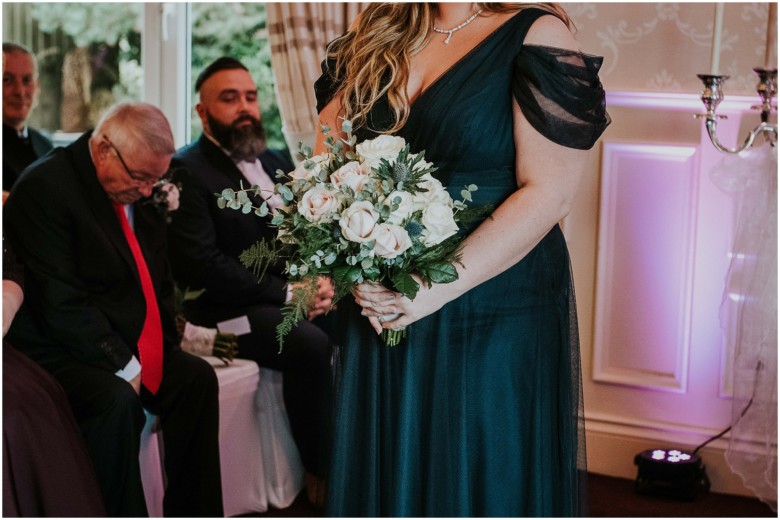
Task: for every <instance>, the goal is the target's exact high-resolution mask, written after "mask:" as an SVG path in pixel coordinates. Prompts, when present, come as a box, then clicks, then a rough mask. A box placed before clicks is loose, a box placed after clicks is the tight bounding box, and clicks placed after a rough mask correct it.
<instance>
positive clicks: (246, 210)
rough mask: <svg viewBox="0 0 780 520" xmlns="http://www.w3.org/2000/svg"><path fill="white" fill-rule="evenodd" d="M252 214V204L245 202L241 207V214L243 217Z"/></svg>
mask: <svg viewBox="0 0 780 520" xmlns="http://www.w3.org/2000/svg"><path fill="white" fill-rule="evenodd" d="M251 212H252V203H251V202H245V203H244V205H243V206H242V207H241V213H243V214H244V215H247V214H249V213H251Z"/></svg>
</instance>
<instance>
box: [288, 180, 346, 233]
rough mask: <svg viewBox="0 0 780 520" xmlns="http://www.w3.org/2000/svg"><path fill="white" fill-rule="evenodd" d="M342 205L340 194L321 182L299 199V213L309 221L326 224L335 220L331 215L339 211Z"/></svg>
mask: <svg viewBox="0 0 780 520" xmlns="http://www.w3.org/2000/svg"><path fill="white" fill-rule="evenodd" d="M340 206H341V201H340V200H339V197H338V194H337V193H334V192H333V191H331V190H329V189H328V188H326V187H325V186H323V185H321V184H320V185H317V186H314V187H313V188H312V189H310V190H309V191H307V192H306V193H304V194H303V197H301V200H300V201H298V213H300V214H301V215H303V216H304V218H305V219H306V220H308V221H309V222H315V223H317V222H321V223H323V224H324V223H327V222H331V221H332V220H333V218H332V217H331V216H330V215H331V214H332V213H336V212H338V210H339V207H340Z"/></svg>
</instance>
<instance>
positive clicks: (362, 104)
mask: <svg viewBox="0 0 780 520" xmlns="http://www.w3.org/2000/svg"><path fill="white" fill-rule="evenodd" d="M475 6H476V9H477V10H479V9H482V10H483V11H484V13H506V12H513V11H520V10H523V9H527V8H530V7H534V8H537V9H542V10H544V11H547V12H549V13H550V14H552V15H554V16H556V17H558V18H559V19H560V20H561V21H563V23H565V24H566V26H567V27H571V19H570V18H569V16H568V15H567V14H566V11H564V10H563V8H562V7H560V6H559V5H558V4H555V3H517V4H506V3H477V4H475ZM436 10H437V7H436V5H435V4H433V3H427V2H426V3H375V4H371V5H369V6H368V7H367V8H366V9H365V10H364V11H363V12H362V13H361V14H360V16H359V18H358V20H357V21H356V24H355V26H354V27H353V28H352V29H351V30H350V31H348V32H347V33H345V34H344V35H343V36H341V37H339V38H337V39H335V40H333V41H332V42H331V43H330V45H329V46H328V49H327V53H328V58H329V59H335V65H336V66H335V70H334V71H332V73H333V74H334V76H335V77H334V79H335V81H336V83H337V84H340V85H342V88H341V90H340V91H339V94H337V95H338V97H340V100H341V105H342V106H343V107H344V111H345V116H346V118H347V119H349V120H350V121H352V124H353V127H354V128H358V127H361V126H364V125H365V124H366V123H367V116H368V113H369V112H370V111H371V108H372V107H373V106H374V103H376V102H377V100H378V99H379V98H381V97H382V96H384V95H385V94H387V99H388V102H389V104H390V109H391V110H392V112H393V115H394V120H395V123H394V124H393V126H392V127H391V128H389V129H387V130H386V133H392V132H395V131H397V130H399V129H400V128H401V127H403V126H404V124H406V121H407V119H408V118H409V107H410V103H409V97H408V96H407V93H406V83H407V80H408V79H409V68H410V65H409V64H410V60H411V57H412V56H414V55H415V54H417V53H418V52H420V51H421V50H422V49H423V48H424V47H425V46H426V45H427V44H428V42H429V41H430V39H431V36H432V35H433V21H434V18H435V17H436ZM484 13H483V14H482V15H481V16H484V15H485V14H484Z"/></svg>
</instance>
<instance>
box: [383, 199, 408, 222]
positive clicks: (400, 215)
mask: <svg viewBox="0 0 780 520" xmlns="http://www.w3.org/2000/svg"><path fill="white" fill-rule="evenodd" d="M396 199H400V200H399V203H398V208H397V209H395V210H394V211H391V212H390V214H389V215H388V216H387V222H388V223H390V224H396V225H400V224H401V222H403V221H404V220H406V219H407V218H409V217H410V216H411V214H412V213H414V210H415V205H414V197H413V196H412V194H411V193H409V192H406V191H394V192H392V193H391V194H390V195H388V196H387V197H386V198H385V199H384V203H385V204H386V205H387V206H388V207H391V206H392V205H393V203H394V202H395V200H396Z"/></svg>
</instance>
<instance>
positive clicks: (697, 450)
mask: <svg viewBox="0 0 780 520" xmlns="http://www.w3.org/2000/svg"><path fill="white" fill-rule="evenodd" d="M763 367H764V364H763V363H762V362H761V361H759V362H758V364H756V378H755V379H754V381H755V382H756V383H757V382H758V373H759V372H760V371H761V369H762V368H763ZM755 397H756V385H755V384H754V385H753V394H752V395H751V396H750V401H748V403H747V404H746V405H745V407H744V408H743V409H742V412H741V413H740V414H739V418H738V419H737V420H736V421H734V422H732V423H731V424H729V426H728V427H727V428H726V429H725V430H723V431H722V432H720V433H718V434H715V435H713V436H712V437H710V438H709V439H707V440H706V441H704V442H703V443H701V444H699V445H698V446H697V447H696V449H695V450H693V454H694V455H696V454H697V453H698V452H699V450H700V449H702V448H703V447H705V446H706V445H707V444H709V443H711V442H712V441H714V440H717V439H720V438H721V437H723V436H724V435H726V434H727V433H728V432H730V431H731V428H732V427H733V426H734V424H736V423H737V422H739V420H740V419H742V418H743V417H744V416H745V414H746V413H747V411H748V408H750V406H751V405H752V404H753V399H754V398H755Z"/></svg>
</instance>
